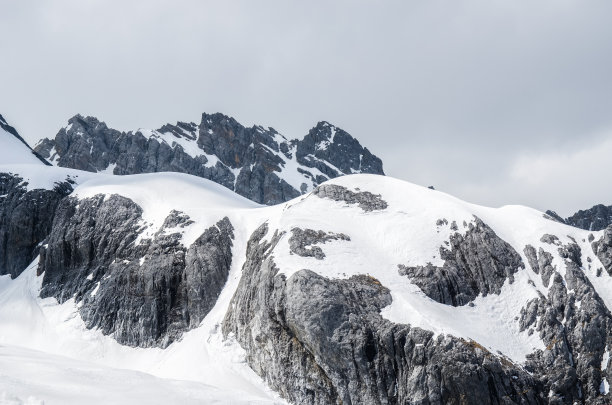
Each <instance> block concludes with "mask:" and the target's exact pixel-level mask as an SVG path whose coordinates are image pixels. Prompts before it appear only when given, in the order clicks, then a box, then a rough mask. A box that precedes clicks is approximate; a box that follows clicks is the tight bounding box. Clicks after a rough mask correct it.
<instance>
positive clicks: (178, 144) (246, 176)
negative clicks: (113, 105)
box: [35, 113, 384, 204]
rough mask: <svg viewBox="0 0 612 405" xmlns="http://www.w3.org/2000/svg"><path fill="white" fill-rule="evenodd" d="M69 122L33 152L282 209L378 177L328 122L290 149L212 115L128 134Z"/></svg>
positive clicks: (371, 160) (268, 133) (266, 132)
mask: <svg viewBox="0 0 612 405" xmlns="http://www.w3.org/2000/svg"><path fill="white" fill-rule="evenodd" d="M68 122H69V125H68V126H67V127H66V128H62V129H61V130H60V131H59V132H58V133H57V135H56V136H55V139H44V140H42V141H41V142H40V143H39V144H38V145H37V146H36V148H35V150H36V151H37V152H38V153H40V154H41V155H42V156H44V157H45V158H46V159H49V160H50V161H52V162H53V163H54V164H56V165H58V166H62V167H70V168H75V169H81V170H87V171H91V172H98V171H105V170H111V169H112V172H113V173H114V174H137V173H153V172H162V171H174V172H182V173H188V174H192V175H195V176H199V177H203V178H206V179H209V180H212V181H215V182H217V183H219V184H222V185H223V186H225V187H227V188H229V189H230V190H233V191H235V192H236V193H238V194H240V195H242V196H244V197H246V198H249V199H251V200H253V201H255V202H258V203H263V204H277V203H280V202H284V201H288V200H290V199H292V198H295V197H297V196H299V195H301V194H303V193H305V192H308V191H310V190H312V189H313V188H314V187H316V186H317V185H318V184H320V183H322V182H324V181H326V180H329V179H331V178H334V177H338V176H341V175H344V174H351V173H374V174H384V173H383V169H382V162H381V160H380V159H379V158H377V157H376V156H374V155H372V154H371V153H370V151H369V150H368V149H367V148H364V147H362V146H361V145H360V144H359V142H358V141H357V140H356V139H354V138H353V137H351V136H350V135H349V134H348V133H346V132H345V131H343V130H341V129H339V128H336V127H334V126H333V125H331V124H329V123H327V122H320V123H319V124H318V125H317V126H316V127H315V128H313V129H312V130H311V131H310V132H309V134H308V135H306V136H305V137H304V139H303V140H291V141H289V140H287V139H286V138H285V137H283V136H282V135H281V134H279V133H278V132H276V130H274V129H273V128H268V129H265V128H263V127H261V126H253V127H251V128H247V127H244V126H242V125H241V124H240V123H238V122H237V121H236V120H235V119H233V118H231V117H228V116H225V115H223V114H218V113H217V114H202V120H201V122H200V124H199V125H198V124H195V123H185V122H178V123H177V124H176V125H170V124H167V125H164V126H162V127H161V128H159V129H158V130H155V131H151V130H139V131H136V132H127V133H126V132H120V131H117V130H114V129H111V128H108V127H107V126H106V124H105V123H104V122H100V121H99V120H98V119H96V118H93V117H83V116H80V115H76V116H74V117H72V118H71V119H70V120H69V121H68ZM296 179H298V180H297V183H296ZM300 181H301V182H300Z"/></svg>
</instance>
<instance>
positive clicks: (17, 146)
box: [0, 115, 49, 165]
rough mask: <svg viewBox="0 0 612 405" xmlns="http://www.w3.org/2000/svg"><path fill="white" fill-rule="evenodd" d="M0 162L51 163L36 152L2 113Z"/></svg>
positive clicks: (0, 116) (0, 122) (0, 119)
mask: <svg viewBox="0 0 612 405" xmlns="http://www.w3.org/2000/svg"><path fill="white" fill-rule="evenodd" d="M0 138H1V143H2V148H1V149H0V164H44V165H49V163H48V162H47V161H46V160H45V159H43V158H42V157H41V156H40V155H39V154H38V153H37V152H34V151H33V150H32V148H30V146H29V145H28V144H27V142H26V141H25V140H24V139H23V138H22V137H21V136H20V135H19V133H18V132H17V130H16V129H15V128H13V127H12V126H11V125H9V123H8V122H6V120H5V119H4V117H3V116H2V115H0Z"/></svg>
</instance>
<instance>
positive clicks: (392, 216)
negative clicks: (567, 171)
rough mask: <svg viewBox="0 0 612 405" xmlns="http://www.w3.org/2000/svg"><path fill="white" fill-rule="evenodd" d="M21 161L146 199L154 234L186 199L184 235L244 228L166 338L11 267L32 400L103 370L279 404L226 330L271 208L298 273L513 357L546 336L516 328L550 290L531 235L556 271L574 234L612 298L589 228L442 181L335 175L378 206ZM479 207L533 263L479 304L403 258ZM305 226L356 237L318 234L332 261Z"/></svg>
mask: <svg viewBox="0 0 612 405" xmlns="http://www.w3.org/2000/svg"><path fill="white" fill-rule="evenodd" d="M11 167H12V168H13V169H12V170H13V171H16V172H18V173H21V174H22V175H23V176H24V177H27V179H29V180H30V181H31V182H32V183H36V181H38V182H39V183H40V184H38V183H37V184H36V185H40V186H49V185H52V182H53V181H57V180H58V179H61V178H62V177H63V176H72V177H73V178H74V179H77V182H78V183H79V184H78V186H77V187H76V189H75V191H74V193H73V195H74V196H76V197H78V198H87V197H91V196H94V195H97V194H105V195H110V194H120V195H123V196H125V197H128V198H130V199H132V200H133V201H134V202H136V203H137V204H138V205H140V206H141V207H142V208H143V219H144V222H145V225H147V226H146V228H145V229H144V230H143V234H144V235H147V234H151V233H154V232H156V230H158V229H159V227H160V226H161V224H162V223H163V221H164V219H165V218H166V217H167V215H168V214H169V213H170V211H171V210H180V211H183V212H185V213H186V214H187V215H189V216H190V218H191V219H192V220H193V221H194V223H193V224H191V225H190V226H189V227H187V228H184V230H183V232H184V235H183V243H184V244H185V245H187V246H188V245H190V244H191V243H192V242H193V241H194V240H195V238H196V237H197V236H198V234H199V233H201V232H202V230H204V229H206V228H207V227H209V226H211V225H212V224H214V223H215V222H216V221H218V220H219V219H220V218H221V217H223V216H228V218H229V219H230V221H231V223H232V224H233V225H234V227H235V231H234V234H235V236H236V239H235V240H234V245H233V248H232V249H233V251H232V252H233V258H234V259H233V261H232V267H231V271H230V274H229V279H228V282H227V284H226V286H225V288H224V290H223V291H222V293H221V296H220V297H219V299H218V301H217V303H216V305H215V307H214V308H213V310H212V311H211V312H210V313H209V314H208V316H207V317H206V318H205V319H204V321H203V322H202V324H201V325H200V327H198V328H196V329H194V330H191V331H189V332H187V333H186V334H185V335H184V336H183V338H182V339H181V340H180V341H178V342H175V343H173V344H172V345H170V346H169V347H168V348H167V349H164V350H162V349H155V348H152V349H142V348H132V347H125V346H121V345H119V344H118V343H117V342H115V341H114V340H113V339H112V338H111V337H109V336H103V335H102V334H101V333H100V332H99V331H97V330H87V329H86V328H85V326H84V324H83V321H82V320H81V318H80V316H79V314H78V308H77V306H76V305H75V303H74V301H73V300H69V301H67V302H65V303H64V304H62V305H59V304H58V303H57V301H55V300H54V299H49V298H48V299H40V298H38V291H39V289H40V283H41V278H40V277H37V276H36V262H34V263H32V265H31V266H30V267H29V268H28V269H27V270H26V271H25V272H24V273H22V275H21V276H20V277H18V278H17V279H15V280H10V278H9V277H8V276H5V277H0V325H1V327H0V354H1V355H0V370H2V371H1V372H0V374H2V375H0V377H3V378H0V380H3V381H0V398H3V397H2V395H4V396H5V398H8V399H7V401H8V400H13V399H12V398H18V399H19V400H23V401H26V403H27V398H28V397H29V396H33V397H34V398H33V399H32V401H35V400H39V399H40V400H44V401H46V402H45V403H64V402H63V400H64V399H66V398H68V396H62V395H63V394H64V393H66V392H68V393H76V389H77V388H74V387H82V388H78V389H79V390H81V389H82V390H84V391H87V390H88V388H87V387H90V386H91V387H92V388H91V389H92V390H93V391H91V392H93V393H95V392H96V391H95V385H96V381H98V380H102V381H105V382H107V383H108V384H109V385H112V386H113V387H116V389H117V390H119V392H124V391H121V390H124V389H127V387H129V386H133V385H140V384H142V385H143V386H146V387H149V386H150V387H153V388H151V390H152V392H154V393H158V394H159V395H158V396H156V398H159V399H160V402H163V401H161V399H163V398H167V396H171V395H177V398H180V395H185V398H188V399H194V400H200V401H204V402H207V403H211V402H212V403H214V401H218V400H220V398H227V399H228V400H229V399H231V398H236V402H235V403H282V401H280V400H279V399H278V398H277V397H275V395H274V394H273V393H271V392H270V391H269V390H268V389H267V388H266V386H265V384H263V382H262V381H261V379H260V378H259V377H258V376H257V375H256V374H255V373H254V372H253V371H252V370H250V369H249V368H248V366H247V365H246V363H245V360H244V353H243V352H242V349H241V348H240V347H239V346H238V344H237V343H235V342H233V341H231V340H224V339H223V338H222V335H221V331H220V324H221V322H222V320H223V317H224V315H225V313H226V312H227V308H228V306H229V303H230V299H231V297H232V296H233V294H234V292H235V290H236V288H237V285H238V282H239V280H240V276H241V267H242V264H243V263H244V260H245V252H246V243H247V240H248V238H249V236H250V235H251V233H252V232H253V231H254V230H255V229H256V228H257V227H258V226H259V225H261V224H262V223H263V222H265V221H267V222H268V223H269V227H270V232H269V234H268V237H269V236H270V235H272V234H273V233H274V231H275V230H279V231H286V233H285V234H284V236H283V237H282V239H281V241H280V243H279V244H278V245H277V247H276V248H275V251H274V258H275V262H276V263H277V265H278V267H279V268H280V269H281V272H282V273H284V274H285V275H287V276H288V277H289V276H291V274H293V273H295V272H296V271H298V270H300V269H304V268H308V269H311V270H313V271H315V272H317V273H319V274H321V275H323V276H326V277H330V278H346V277H350V276H351V275H355V274H369V275H371V276H373V277H375V278H377V279H378V280H379V281H380V282H381V283H382V284H383V285H384V286H386V287H388V288H389V289H390V290H391V294H392V297H393V302H392V304H391V305H390V306H388V307H386V308H384V310H383V316H384V317H386V318H387V319H389V320H391V321H393V322H398V323H409V324H411V325H413V326H420V327H422V328H424V329H428V330H432V331H434V332H435V333H448V334H452V335H455V336H458V337H463V338H465V339H472V340H474V341H477V342H479V343H480V344H481V345H483V346H485V347H487V348H488V349H489V350H491V351H492V352H495V353H501V354H503V355H504V356H507V357H508V358H510V359H512V360H513V361H514V362H516V363H522V362H524V361H525V356H526V355H527V354H529V353H531V352H533V351H534V350H535V349H542V348H543V347H544V344H543V342H542V341H541V340H540V338H539V336H538V334H537V333H534V334H532V335H531V336H528V334H527V333H526V332H519V328H518V321H517V320H516V317H517V316H519V315H520V310H521V308H522V307H523V306H524V305H525V304H526V302H527V301H528V300H530V299H532V298H534V297H536V296H537V294H538V291H540V292H542V293H544V294H546V290H547V289H546V287H544V286H543V284H542V282H541V279H540V276H539V275H537V274H536V273H535V272H534V271H533V269H531V268H530V266H529V264H528V261H527V258H526V257H525V256H524V254H523V249H524V247H525V246H526V245H527V244H530V245H532V246H534V247H535V248H536V249H538V248H540V247H541V248H543V249H544V250H546V251H548V252H550V253H551V254H552V255H553V257H554V260H555V262H554V263H555V264H556V265H557V268H558V269H559V271H561V272H562V271H563V269H564V266H563V262H562V259H561V257H560V256H559V253H558V252H557V247H556V246H554V245H550V244H546V243H543V242H541V241H540V239H541V237H542V235H543V234H545V233H547V234H553V235H556V236H557V237H558V238H559V240H560V241H561V243H569V242H570V241H572V240H575V241H576V242H577V243H578V244H579V245H580V246H581V248H582V254H583V263H587V260H586V259H587V256H588V257H590V259H591V262H592V263H593V266H592V267H590V266H589V267H586V268H584V271H585V273H586V274H587V276H588V277H589V278H590V279H591V280H592V281H596V282H594V285H595V286H596V288H597V291H598V292H599V294H600V295H601V296H602V298H603V299H604V301H605V303H606V305H607V306H608V307H609V308H612V278H611V277H609V276H608V275H607V274H606V273H605V272H604V274H603V275H602V276H601V277H596V275H595V269H596V268H597V267H598V266H600V264H598V263H599V261H598V259H597V257H595V255H594V254H592V251H591V249H590V247H589V244H588V242H586V241H587V240H588V235H589V234H590V233H591V232H588V231H583V230H580V229H577V228H573V227H569V226H566V225H563V224H560V223H557V222H554V221H551V220H549V219H546V218H545V217H544V216H543V214H542V213H541V212H538V211H536V210H533V209H530V208H526V207H521V206H506V207H501V208H487V207H482V206H478V205H474V204H470V203H466V202H464V201H461V200H459V199H456V198H454V197H452V196H449V195H447V194H445V193H442V192H439V191H435V190H430V189H427V188H425V187H421V186H418V185H414V184H410V183H407V182H404V181H400V180H396V179H393V178H389V177H383V176H375V175H352V176H345V177H340V178H337V179H334V180H331V181H329V182H327V183H326V184H336V185H340V186H343V187H346V188H348V189H350V190H354V191H356V192H357V191H369V192H372V193H374V194H380V195H381V197H382V199H383V200H385V201H386V202H387V203H388V208H386V209H384V210H381V211H371V212H365V211H363V210H362V209H361V208H359V207H358V206H356V205H349V204H347V203H345V202H339V201H333V200H330V199H323V198H319V197H318V196H316V195H314V194H307V195H304V196H301V197H299V198H297V199H295V200H292V201H289V202H287V203H284V204H280V205H277V206H272V207H263V206H259V205H257V204H255V203H253V202H251V201H249V200H247V199H245V198H242V197H240V196H238V195H236V194H234V193H232V192H231V191H229V190H228V189H226V188H224V187H222V186H220V185H218V184H216V183H213V182H211V181H208V180H204V179H201V178H197V177H194V176H189V175H185V174H179V173H155V174H145V175H133V176H110V175H105V174H91V173H84V172H79V171H76V170H67V169H60V168H46V169H45V171H42V169H41V171H39V169H38V166H28V165H21V166H15V165H13V166H11ZM0 171H2V167H0ZM64 178H65V177H64ZM474 216H477V217H479V218H480V219H482V220H483V221H484V222H485V223H486V224H488V225H489V226H490V227H491V228H492V229H493V230H494V231H495V232H496V233H497V235H498V236H500V237H501V238H502V239H504V240H505V241H506V242H508V243H509V244H510V245H512V246H513V248H514V249H515V250H516V251H517V252H518V253H519V254H521V256H522V258H523V262H524V263H525V266H526V267H525V269H521V270H519V271H518V272H517V274H516V275H515V281H514V282H513V283H512V284H511V283H509V282H508V281H506V284H505V285H504V286H503V288H502V292H501V294H499V295H495V294H490V295H488V296H486V297H483V296H480V297H478V298H477V299H476V300H475V302H474V304H475V305H474V306H467V305H466V306H463V307H451V306H448V305H443V304H440V303H437V302H435V301H433V300H431V299H430V298H428V297H427V296H425V295H424V294H423V293H422V292H421V290H420V289H419V288H418V287H417V286H416V285H414V284H413V283H411V282H410V280H409V279H408V278H407V277H403V276H400V275H399V273H398V267H397V266H398V264H403V265H409V266H415V265H425V264H427V263H428V262H431V263H433V264H435V265H441V264H442V263H443V261H442V259H441V258H440V253H439V249H440V247H441V246H444V243H445V242H446V241H448V239H449V237H450V236H451V234H452V233H453V232H455V231H454V230H453V229H452V228H451V226H452V223H453V222H455V223H456V224H457V227H458V230H457V232H465V231H466V230H467V224H468V223H470V222H472V221H474ZM440 220H446V221H440ZM517 224H518V225H520V226H517ZM294 227H300V228H302V229H306V228H310V229H315V230H323V231H326V232H335V233H344V234H346V235H348V236H349V237H350V241H346V240H336V241H331V242H327V243H325V244H322V245H320V247H321V248H322V249H323V251H324V253H325V255H326V258H325V259H324V260H316V259H315V258H312V257H301V256H298V255H295V254H291V252H290V249H289V243H288V239H289V237H290V236H291V229H292V228H294ZM592 233H593V234H594V236H595V238H596V239H598V238H600V237H601V232H592ZM18 346H21V347H23V348H19V347H18ZM32 350H36V351H38V352H34V351H32ZM57 356H65V357H69V358H70V359H78V362H77V361H76V360H65V359H63V358H61V357H57ZM15 364H18V366H13V365H15ZM117 369H121V370H117ZM78 370H82V372H79V371H78ZM126 370H131V371H126ZM140 373H147V374H140ZM73 379H74V385H70V386H68V385H64V386H62V385H59V388H58V389H57V390H55V391H53V390H51V388H50V387H53V386H54V385H55V384H59V383H63V384H65V382H66V381H71V380H73ZM175 380H182V381H183V382H177V381H175ZM130 381H131V382H132V384H130V383H129V382H130ZM185 381H190V382H191V383H187V382H185ZM136 383H137V384H136ZM203 384H206V385H203ZM62 387H63V388H62ZM71 390H74V391H71ZM139 392H140V391H135V392H133V393H131V394H130V395H132V394H133V395H134V396H133V397H125V398H131V401H128V402H139V401H140V399H139V398H140V397H139V396H138V395H140V393H139ZM230 393H231V394H230ZM75 395H76V394H75ZM83 395H89V394H83ZM92 395H93V394H92ZM223 395H228V396H226V397H224V396H223ZM70 398H72V396H70ZM92 398H93V397H91V396H80V397H77V399H75V401H77V402H78V401H80V402H83V401H85V400H92V401H93V402H96V399H95V398H94V399H92ZM117 398H124V397H122V396H121V395H119V396H118V397H117ZM111 399H112V397H111ZM15 401H17V400H15ZM54 401H55V402H54ZM126 401H127V400H126ZM186 401H187V399H186ZM240 401H244V402H240ZM258 401H259V402H258ZM97 402H105V401H102V400H100V401H97ZM17 403H19V402H17ZM32 403H36V402H32ZM186 403H189V402H186ZM224 403H228V402H227V401H226V402H224Z"/></svg>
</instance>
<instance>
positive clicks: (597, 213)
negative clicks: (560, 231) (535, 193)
mask: <svg viewBox="0 0 612 405" xmlns="http://www.w3.org/2000/svg"><path fill="white" fill-rule="evenodd" d="M546 214H548V215H549V216H551V217H553V218H554V219H555V220H557V221H559V222H562V223H564V224H566V225H571V226H575V227H576V228H580V229H585V230H587V231H601V230H602V229H605V228H606V227H608V226H609V225H612V205H610V206H605V205H603V204H597V205H595V206H593V207H592V208H589V209H588V210H580V211H578V212H576V213H575V214H574V215H572V216H570V217H567V218H565V219H563V218H561V217H560V216H559V215H558V214H557V213H556V212H554V211H546Z"/></svg>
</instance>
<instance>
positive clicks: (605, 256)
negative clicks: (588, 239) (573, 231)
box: [591, 225, 612, 276]
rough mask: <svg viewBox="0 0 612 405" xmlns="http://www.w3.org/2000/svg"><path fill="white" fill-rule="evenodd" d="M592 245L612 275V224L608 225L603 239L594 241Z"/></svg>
mask: <svg viewBox="0 0 612 405" xmlns="http://www.w3.org/2000/svg"><path fill="white" fill-rule="evenodd" d="M591 246H592V248H593V252H594V253H595V254H596V255H597V258H598V259H599V260H600V261H601V264H603V266H604V268H605V270H606V271H607V272H608V274H609V275H611V276H612V225H610V226H609V227H607V228H606V230H605V232H604V235H603V236H602V237H601V239H600V240H598V241H596V242H592V243H591Z"/></svg>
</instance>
